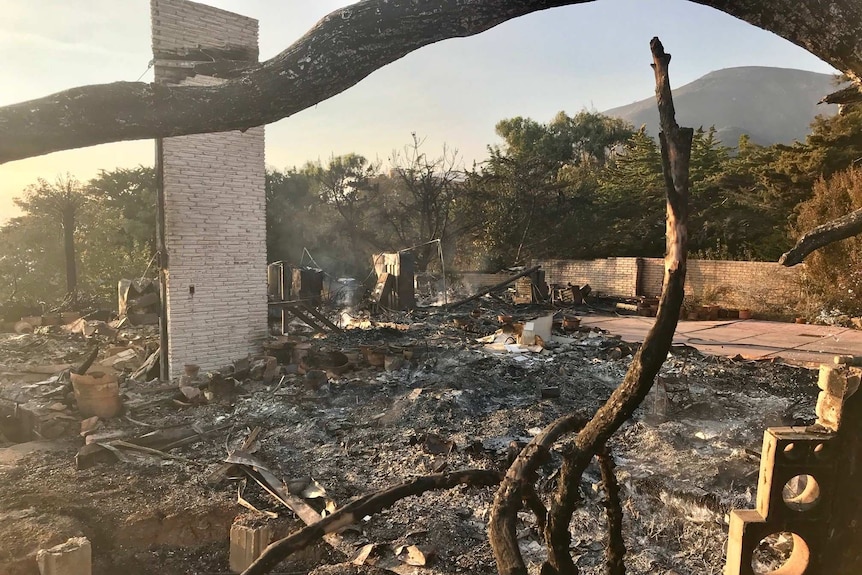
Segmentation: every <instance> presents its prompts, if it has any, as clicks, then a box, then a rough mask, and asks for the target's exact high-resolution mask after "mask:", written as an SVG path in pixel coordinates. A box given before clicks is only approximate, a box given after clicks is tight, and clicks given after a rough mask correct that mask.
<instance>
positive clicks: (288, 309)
mask: <svg viewBox="0 0 862 575" xmlns="http://www.w3.org/2000/svg"><path fill="white" fill-rule="evenodd" d="M269 305H271V306H275V307H278V308H281V310H282V313H283V315H282V326H284V325H285V323H284V322H285V320H287V319H288V317H289V316H288V314H290V315H293V316H294V317H296V318H297V319H299V320H300V321H302V322H303V323H305V324H306V325H308V326H309V327H311V328H312V329H314V330H315V331H316V332H317V333H325V332H326V330H330V331H334V332H335V333H341V332H342V331H343V330H342V329H341V328H340V327H338V326H337V325H335V324H334V323H332V322H331V321H330V320H329V319H328V318H327V317H326V316H325V315H323V314H322V313H320V312H319V311H317V310H316V309H314V308H313V307H311V306H310V305H308V304H307V303H305V302H302V301H275V302H270V303H269ZM282 329H283V327H282Z"/></svg>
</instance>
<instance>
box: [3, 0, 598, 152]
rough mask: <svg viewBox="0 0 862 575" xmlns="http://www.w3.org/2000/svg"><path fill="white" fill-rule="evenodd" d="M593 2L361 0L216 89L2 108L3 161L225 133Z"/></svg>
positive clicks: (60, 99)
mask: <svg viewBox="0 0 862 575" xmlns="http://www.w3.org/2000/svg"><path fill="white" fill-rule="evenodd" d="M587 1H590V0H526V1H519V2H513V1H511V0H478V1H476V0H434V1H428V2H415V1H413V0H364V1H362V2H357V3H355V4H353V5H350V6H346V7H344V8H341V9H339V10H335V11H334V12H332V13H330V14H329V15H327V16H326V17H324V18H323V19H322V20H321V21H320V22H318V23H317V24H316V25H315V26H314V27H313V28H311V30H309V31H308V32H307V33H306V34H305V35H304V36H303V37H302V38H300V39H299V40H297V41H296V42H295V43H294V44H293V45H291V46H290V47H288V48H287V49H286V50H284V51H283V52H281V53H280V54H278V55H276V56H275V57H273V58H272V59H270V60H268V61H266V62H263V63H262V64H259V65H256V66H252V67H249V68H248V69H247V70H245V71H244V72H243V73H242V74H241V75H240V76H239V77H237V78H232V79H230V80H228V81H226V82H224V83H222V84H220V85H218V86H179V87H171V86H163V85H158V84H145V83H141V82H115V83H112V84H101V85H94V86H83V87H79V88H73V89H71V90H67V91H64V92H60V93H57V94H53V95H50V96H47V97H44V98H40V99H38V100H31V101H29V102H23V103H20V104H14V105H11V106H6V107H2V108H0V163H4V162H9V161H12V160H18V159H22V158H27V157H31V156H38V155H41V154H47V153H49V152H54V151H57V150H65V149H71V148H80V147H84V146H92V145H95V144H100V143H106V142H118V141H123V140H138V139H148V138H165V137H170V136H180V135H186V134H197V133H206V132H222V131H228V130H238V129H246V128H250V127H253V126H260V125H263V124H268V123H271V122H275V121H276V120H280V119H282V118H286V117H288V116H291V115H293V114H295V113H297V112H299V111H301V110H304V109H306V108H308V107H310V106H313V105H315V104H317V103H319V102H322V101H323V100H326V99H328V98H331V97H332V96H335V95H336V94H339V93H341V92H343V91H344V90H346V89H347V88H349V87H351V86H353V85H355V84H357V83H358V82H359V81H360V80H362V79H363V78H365V77H366V76H368V75H369V74H371V73H372V72H374V71H375V70H377V69H379V68H382V67H383V66H386V65H387V64H390V63H392V62H394V61H396V60H398V59H400V58H402V57H404V56H405V55H407V54H409V53H410V52H413V51H414V50H416V49H418V48H421V47H422V46H426V45H428V44H433V43H435V42H439V41H441V40H445V39H447V38H459V37H465V36H472V35H474V34H478V33H480V32H484V31H485V30H488V29H489V28H492V27H494V26H496V25H498V24H501V23H503V22H505V21H507V20H510V19H512V18H516V17H518V16H523V15H524V14H529V13H531V12H535V11H538V10H544V9H547V8H553V7H555V6H562V5H565V4H577V3H580V2H587Z"/></svg>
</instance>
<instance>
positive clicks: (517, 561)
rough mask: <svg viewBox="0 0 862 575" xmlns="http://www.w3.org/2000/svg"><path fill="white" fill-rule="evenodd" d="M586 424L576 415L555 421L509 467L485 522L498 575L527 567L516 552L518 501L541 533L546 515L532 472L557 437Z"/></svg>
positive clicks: (522, 573)
mask: <svg viewBox="0 0 862 575" xmlns="http://www.w3.org/2000/svg"><path fill="white" fill-rule="evenodd" d="M586 421H587V420H586V418H585V417H584V416H582V415H580V414H571V415H566V416H564V417H561V418H559V419H557V420H556V421H554V422H553V423H551V424H550V425H549V426H547V427H546V428H545V429H543V430H542V432H541V433H540V434H539V435H537V436H536V437H534V438H533V440H532V441H531V442H530V443H528V444H527V446H526V447H524V449H522V450H521V453H520V454H518V457H517V458H516V459H515V461H514V462H513V463H512V465H511V466H509V470H508V471H507V472H506V477H505V478H504V479H503V483H502V484H501V485H500V488H499V489H498V490H497V493H496V494H495V496H494V505H493V506H492V507H491V516H490V519H489V521H488V540H489V541H490V543H491V550H492V551H493V552H494V559H495V560H496V561H497V572H498V573H499V574H500V575H526V573H527V566H526V564H525V563H524V559H523V557H522V556H521V551H520V549H519V548H518V537H517V533H516V526H515V520H516V518H517V514H518V511H520V509H521V501H526V502H527V504H528V505H529V507H530V509H532V510H533V512H534V513H535V514H536V517H537V518H538V520H539V523H540V525H541V526H542V528H543V530H544V525H545V522H546V517H547V511H546V510H545V507H544V505H543V504H542V502H541V500H539V498H538V495H537V494H536V492H535V488H534V487H533V486H534V484H535V481H536V477H535V474H536V470H537V469H538V468H539V466H540V465H541V464H542V463H544V462H545V461H546V460H547V458H548V455H549V453H550V450H551V446H552V445H553V444H554V443H555V442H556V441H557V440H558V439H560V437H562V436H563V435H565V434H567V433H572V432H574V431H577V430H579V429H581V428H582V427H583V426H584V424H585V423H586Z"/></svg>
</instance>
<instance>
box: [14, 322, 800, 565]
mask: <svg viewBox="0 0 862 575" xmlns="http://www.w3.org/2000/svg"><path fill="white" fill-rule="evenodd" d="M534 311H535V313H533V315H538V314H539V313H540V312H539V310H534ZM524 315H525V317H529V313H528V312H524ZM483 317H484V316H483ZM365 327H366V328H367V329H349V330H347V331H346V332H345V333H343V334H331V335H329V336H327V337H325V338H318V339H310V340H309V342H310V343H311V344H312V350H322V351H326V350H330V351H341V352H346V353H348V354H349V355H351V356H355V352H356V351H357V350H358V349H359V347H360V346H362V345H366V344H371V345H375V346H377V347H379V348H385V349H387V350H388V353H389V354H390V355H393V354H396V355H397V354H399V353H402V351H403V350H405V349H407V350H410V351H411V353H408V354H407V356H408V358H407V359H403V360H399V361H392V362H387V363H388V368H389V369H388V370H387V369H386V368H383V367H373V366H370V365H368V364H367V363H366V362H365V361H364V360H360V361H359V362H358V363H357V364H356V365H353V366H351V369H349V370H348V371H346V372H344V373H342V374H339V375H335V374H332V373H330V374H329V381H328V382H326V383H322V385H320V384H321V382H319V381H315V382H314V384H313V385H311V384H310V383H309V380H308V378H306V377H305V376H303V375H300V374H295V373H287V374H285V375H284V377H283V379H282V378H281V377H278V378H276V380H275V381H273V382H271V383H264V382H263V381H261V380H259V379H257V378H255V377H249V378H246V379H244V380H242V381H240V382H239V385H238V386H237V387H236V388H234V389H232V390H231V391H230V393H228V394H225V395H223V396H221V397H217V398H213V399H212V400H211V401H208V402H204V403H200V404H195V405H183V404H184V403H190V402H185V401H176V397H177V396H176V390H175V389H174V390H172V391H168V390H165V389H164V384H159V383H158V382H151V383H139V382H135V381H131V380H128V381H124V382H123V383H122V385H121V391H122V393H123V394H124V401H125V403H126V405H127V408H128V409H127V412H126V414H125V415H126V416H128V417H121V418H116V419H111V420H107V421H105V422H103V423H102V424H101V427H99V428H98V429H97V430H96V431H95V433H96V437H97V438H98V437H105V438H108V437H110V438H112V439H115V438H117V437H120V438H122V437H125V438H132V437H135V436H139V435H141V434H144V433H147V432H149V431H152V430H155V429H164V428H181V427H184V426H185V427H189V426H196V427H197V429H199V430H206V429H210V428H213V427H215V428H218V429H217V430H216V431H213V432H211V433H208V434H206V435H204V436H203V437H202V438H200V439H199V440H197V441H195V442H194V443H191V444H188V445H184V446H182V447H178V448H175V449H171V450H170V454H171V456H173V458H162V457H157V456H155V455H152V454H146V453H134V454H132V453H129V454H126V456H125V457H124V458H123V459H124V460H122V461H116V462H112V463H111V462H106V463H97V464H95V465H93V466H92V467H89V468H87V469H81V470H79V469H76V466H75V454H76V452H77V451H78V449H79V447H80V446H81V445H82V444H83V442H84V440H83V438H82V437H80V436H73V437H63V438H60V439H56V440H53V441H51V442H50V443H49V444H47V445H46V444H42V445H41V446H42V447H45V448H46V449H45V450H37V451H32V450H30V449H28V448H26V447H22V445H14V444H11V443H10V442H9V441H6V444H5V445H6V447H5V448H4V449H2V450H0V451H2V452H3V455H2V456H0V482H2V484H3V486H4V488H3V489H2V490H0V572H3V573H8V574H9V575H19V574H25V573H26V574H31V573H38V571H37V570H36V565H35V561H34V560H33V554H34V552H35V550H36V549H37V548H39V547H46V546H50V545H54V544H57V543H60V542H62V541H65V540H66V539H67V538H69V537H73V536H77V535H85V536H87V537H89V538H90V540H91V541H92V543H93V553H94V573H96V574H97V575H102V574H104V575H107V574H109V573H117V572H124V573H126V574H127V575H138V574H140V575H144V574H156V573H158V574H160V575H166V574H172V573H177V574H179V573H198V574H203V573H226V572H228V565H227V554H228V545H227V537H228V529H229V526H230V524H231V523H232V522H233V521H234V518H235V517H236V516H238V515H242V516H243V520H245V521H252V520H253V521H267V522H269V523H270V524H271V525H272V526H273V529H274V531H275V533H276V535H277V536H283V535H284V534H286V533H289V532H290V531H292V530H295V529H296V528H297V527H298V526H300V525H301V524H300V523H299V522H298V520H297V519H296V518H295V517H293V515H292V513H291V512H290V511H288V510H287V509H285V508H284V507H282V506H280V505H279V504H278V503H277V502H276V501H274V500H273V499H272V498H271V497H269V496H268V495H267V494H266V493H265V492H263V490H261V489H260V487H258V486H257V485H256V484H254V483H253V482H246V484H245V485H244V487H242V486H240V487H242V494H243V497H244V498H245V499H246V500H247V501H248V502H249V503H250V504H251V505H253V506H255V507H257V508H258V509H259V510H262V511H269V512H271V513H275V514H277V515H278V518H276V519H268V518H265V517H263V516H262V515H260V514H256V513H255V512H253V511H250V510H248V509H246V508H244V507H242V506H240V505H239V504H237V489H238V482H237V481H232V480H230V479H226V480H224V481H221V482H218V483H213V482H212V481H210V476H211V473H212V472H213V471H214V470H215V469H217V468H218V467H219V466H220V465H221V462H222V461H223V459H224V458H225V456H226V455H227V453H228V451H229V450H231V449H234V448H236V447H237V446H238V445H239V444H240V443H241V442H242V440H243V439H244V438H245V437H246V435H247V433H248V431H249V430H251V429H253V428H254V427H256V426H260V427H261V428H262V432H261V435H260V437H259V440H258V442H257V444H256V446H255V452H254V456H255V457H257V458H258V459H259V460H261V461H263V462H265V463H266V465H267V466H268V467H269V468H270V469H271V470H272V471H273V473H275V474H276V475H277V476H279V477H281V478H284V479H285V480H286V482H287V483H288V484H290V483H291V482H295V481H298V480H302V479H303V478H309V477H312V478H314V480H315V481H316V482H317V483H318V484H319V485H320V486H322V487H323V488H325V491H326V498H327V499H330V500H332V501H334V502H336V503H337V504H344V503H345V502H348V501H349V500H351V499H352V498H354V497H357V496H359V495H363V494H366V493H369V492H372V491H375V490H378V489H383V488H385V487H388V486H391V485H393V484H396V483H399V482H401V481H403V480H405V479H409V478H411V477H416V476H419V475H426V474H430V473H434V472H438V471H441V470H446V471H453V470H458V469H465V468H493V469H500V470H503V469H505V468H506V466H507V462H508V460H509V458H510V457H511V454H510V450H511V448H510V446H511V445H512V442H526V441H529V440H530V439H531V437H533V436H534V435H535V434H537V433H538V432H539V430H540V429H541V428H543V427H544V426H546V425H548V424H549V423H551V422H552V421H554V420H555V419H556V418H558V417H560V416H562V415H565V414H568V413H571V412H572V411H580V412H584V413H592V412H594V411H595V410H596V409H597V408H598V407H599V406H600V405H601V404H602V403H603V402H604V400H605V399H606V398H607V397H608V396H609V395H610V393H611V392H612V391H613V389H614V388H615V387H616V386H617V385H618V383H619V382H620V381H621V379H622V377H623V374H624V373H625V371H626V369H627V368H628V366H629V363H630V361H631V352H632V351H633V350H632V346H630V345H627V344H624V343H622V342H620V341H619V340H618V339H615V338H613V337H611V336H609V335H607V334H600V333H596V332H575V333H570V334H568V335H567V337H568V339H566V340H562V341H559V342H556V341H552V342H549V343H547V346H546V349H545V350H544V351H543V352H542V353H540V354H532V353H524V354H520V353H500V354H492V353H488V352H487V351H486V350H484V349H483V345H482V344H479V343H476V341H475V340H476V338H477V337H479V336H481V335H486V334H488V333H493V332H494V331H495V330H496V329H497V327H498V326H497V325H496V321H494V320H492V319H491V318H490V317H489V318H488V319H482V318H480V319H478V320H474V321H472V322H470V324H469V328H470V330H469V331H465V330H464V329H463V328H462V327H456V326H455V325H454V324H453V322H452V319H451V316H448V315H446V314H444V313H417V314H413V315H410V316H400V317H397V318H393V321H391V322H388V323H386V324H379V323H378V324H375V323H374V322H365ZM560 335H563V334H562V333H561V334H560ZM153 336H154V334H153V333H152V332H149V333H144V334H141V333H140V332H135V331H131V332H123V331H122V330H121V332H120V334H118V336H117V337H118V338H120V339H122V338H125V341H126V343H127V344H129V345H130V346H131V347H132V348H135V346H137V348H140V349H141V350H143V348H144V346H145V344H146V342H147V341H148V340H151V339H152V337H153ZM0 337H2V339H0V364H2V376H0V397H3V398H6V399H13V400H17V401H23V400H24V399H26V397H25V396H31V397H32V396H34V395H38V394H40V393H44V391H45V390H47V389H49V388H50V387H51V386H52V384H50V383H47V384H41V383H40V382H38V381H35V382H34V381H33V379H34V378H33V377H32V375H31V376H29V377H28V378H24V377H23V376H22V374H24V373H26V372H27V370H28V369H29V368H30V367H32V366H33V365H43V364H56V363H66V362H68V363H75V362H77V361H80V360H81V358H83V357H84V356H85V355H86V352H87V348H88V347H87V346H88V345H90V344H92V340H91V341H90V342H87V341H85V340H84V339H83V338H82V337H81V336H80V335H69V334H66V333H62V332H57V331H55V332H51V333H36V334H26V335H4V336H0ZM116 339H117V338H111V341H110V342H108V341H103V342H102V343H103V345H107V344H108V343H114V342H115V340H116ZM143 355H144V354H143V353H141V359H142V358H143ZM282 369H283V371H288V372H289V371H293V367H287V368H282ZM41 377H43V378H44V376H41ZM815 380H816V373H815V372H812V371H811V370H808V369H804V368H798V367H792V366H787V365H781V364H777V363H753V362H745V361H734V360H731V359H727V358H720V357H708V356H704V355H701V354H700V353H698V352H697V351H695V350H693V349H690V348H681V349H676V348H675V349H674V350H672V352H671V354H670V355H669V357H668V359H667V361H666V362H665V364H664V366H663V368H662V370H661V373H660V376H659V378H658V381H657V384H656V386H655V388H654V391H653V393H651V395H650V397H649V398H648V399H647V401H646V402H645V404H644V406H642V407H641V408H640V409H639V410H638V411H637V413H636V414H635V417H634V418H633V419H632V420H631V421H629V422H627V423H626V424H625V425H624V427H623V428H622V429H621V430H620V431H619V432H618V433H617V435H616V436H615V437H614V438H613V440H612V441H611V443H610V447H611V449H612V452H613V455H614V458H615V461H616V463H617V474H618V478H619V480H620V483H621V484H622V497H623V501H622V503H623V510H624V513H625V518H624V535H625V542H626V546H627V547H628V549H629V553H628V556H627V566H628V571H629V572H630V573H635V574H648V573H649V574H655V573H666V574H672V573H676V574H678V575H687V574H692V575H693V574H698V575H701V574H713V573H714V574H718V573H721V570H722V566H723V562H724V546H725V540H726V534H727V525H726V514H727V512H728V510H729V509H731V508H751V507H753V504H754V497H755V488H756V482H757V471H758V465H759V462H758V454H759V451H760V443H761V440H762V437H763V431H764V429H765V428H766V427H769V426H778V425H793V424H806V423H809V422H811V421H812V420H813V413H814V402H815V399H816V392H817V389H816V383H815ZM548 387H559V388H560V396H559V397H552V398H548V399H542V393H541V392H542V389H543V388H548ZM158 398H163V399H164V401H162V402H158V401H155V402H154V401H153V399H158ZM52 401H53V402H54V404H55V406H54V409H55V410H57V411H58V412H60V413H61V414H62V415H63V416H68V417H70V418H74V419H78V420H79V419H81V418H80V417H79V416H78V414H77V412H76V411H75V409H74V402H73V401H71V400H70V398H68V397H66V398H62V397H61V398H59V401H57V399H56V398H55V399H54V400H52ZM147 402H149V405H147V406H144V407H138V408H129V406H135V405H138V406H141V405H144V404H146V403H147ZM57 403H60V404H63V405H65V410H63V405H56V404H57ZM570 439H571V438H564V440H563V441H562V442H561V443H558V444H557V445H556V446H555V452H554V455H553V457H552V461H551V462H550V463H549V464H547V465H546V466H545V467H543V468H542V469H541V471H540V479H539V482H538V488H539V493H540V494H541V495H543V496H547V495H548V494H549V493H550V492H551V491H552V490H553V488H554V487H555V485H556V481H557V469H558V467H559V462H560V457H559V451H560V450H561V449H562V447H563V445H564V443H565V441H567V440H570ZM581 492H582V495H583V499H584V502H583V505H582V506H581V508H580V509H579V510H578V511H577V512H576V514H575V516H574V519H573V521H572V526H571V532H572V553H573V555H574V556H575V557H576V559H577V565H578V567H579V568H580V569H581V572H582V573H584V574H598V573H601V572H602V560H603V550H604V537H605V533H604V525H605V523H604V507H603V505H602V502H603V497H604V495H603V492H602V489H601V485H600V479H599V472H598V469H597V468H596V467H590V468H589V469H588V470H587V473H586V474H585V475H584V480H583V483H582V486H581ZM493 496H494V490H493V489H477V488H456V489H454V490H451V491H443V492H431V493H428V494H426V495H424V496H422V497H414V498H408V499H405V500H402V501H400V502H398V503H396V504H395V505H394V506H393V507H392V508H390V509H388V510H386V511H384V512H382V513H380V514H378V515H375V516H373V517H371V518H368V519H367V520H366V521H363V522H362V523H361V524H360V525H358V526H356V529H354V530H352V533H351V541H353V542H354V543H355V545H356V547H357V550H358V549H359V548H360V547H361V546H362V545H364V544H367V543H375V544H379V545H380V548H381V549H390V550H391V549H397V548H398V547H400V546H404V545H417V546H418V547H420V548H421V549H423V550H425V551H426V552H427V555H428V564H427V565H425V566H424V567H410V566H408V565H406V564H405V565H403V566H402V567H403V569H402V571H401V572H415V573H476V574H485V573H487V574H492V573H496V569H495V565H494V561H493V558H492V554H491V550H490V546H489V545H488V542H487V537H486V524H487V520H488V514H489V511H490V506H491V504H492V500H493ZM310 503H311V504H312V505H318V502H316V501H310ZM518 533H519V540H520V544H521V548H522V551H523V553H524V556H525V558H526V559H527V560H528V562H529V563H530V564H531V565H532V566H533V567H532V568H533V570H534V571H535V570H537V568H538V565H539V564H540V563H541V561H542V560H543V559H544V557H545V556H544V550H543V546H542V544H541V537H540V534H539V533H538V532H537V528H536V522H535V520H534V518H533V516H532V515H531V514H530V513H529V512H527V511H526V510H525V511H522V512H521V513H520V514H519V524H518ZM347 560H349V558H346V557H344V556H343V555H341V554H339V553H337V552H335V551H333V550H331V549H330V548H329V547H328V546H326V545H325V544H322V543H321V544H320V545H318V546H317V547H315V548H314V549H312V550H309V551H308V552H306V553H303V554H302V555H301V556H299V557H297V558H295V559H294V560H292V561H290V562H288V563H285V564H284V565H283V566H282V568H280V570H279V571H278V572H302V573H304V572H308V571H309V570H312V569H314V568H316V566H319V565H322V564H326V563H339V562H344V561H347ZM318 569H319V571H320V572H324V571H325V570H324V569H321V568H319V567H318ZM326 572H329V573H331V572H333V571H331V570H329V571H326ZM345 572H346V571H345Z"/></svg>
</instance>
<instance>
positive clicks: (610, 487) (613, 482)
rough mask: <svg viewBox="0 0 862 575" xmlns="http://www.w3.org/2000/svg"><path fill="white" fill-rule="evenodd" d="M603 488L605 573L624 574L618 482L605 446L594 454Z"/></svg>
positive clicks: (611, 456) (611, 458)
mask: <svg viewBox="0 0 862 575" xmlns="http://www.w3.org/2000/svg"><path fill="white" fill-rule="evenodd" d="M596 458H597V459H598V462H599V469H600V470H601V473H602V485H603V486H604V489H605V496H606V498H605V517H607V520H608V548H607V552H606V557H605V573H606V575H625V573H626V564H625V557H626V543H625V540H624V539H623V508H622V504H621V503H620V484H619V483H618V482H617V475H616V472H615V471H614V470H615V469H616V465H615V464H614V458H613V455H611V451H610V448H608V447H607V446H605V447H604V448H603V449H602V450H601V451H599V453H598V454H597V455H596Z"/></svg>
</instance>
